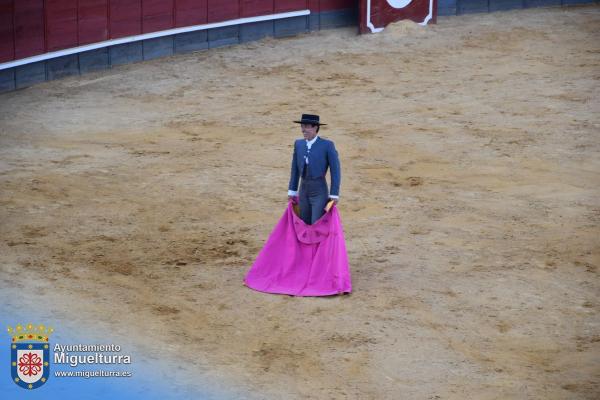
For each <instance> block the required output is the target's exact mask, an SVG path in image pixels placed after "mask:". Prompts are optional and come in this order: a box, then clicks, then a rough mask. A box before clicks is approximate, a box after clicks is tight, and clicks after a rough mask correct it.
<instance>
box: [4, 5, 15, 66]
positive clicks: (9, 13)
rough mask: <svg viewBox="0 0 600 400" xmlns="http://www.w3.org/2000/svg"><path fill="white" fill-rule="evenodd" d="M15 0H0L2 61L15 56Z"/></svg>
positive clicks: (9, 59)
mask: <svg viewBox="0 0 600 400" xmlns="http://www.w3.org/2000/svg"><path fill="white" fill-rule="evenodd" d="M13 29H14V26H13V0H0V62H6V61H11V60H13V59H14V58H15V37H14V32H13Z"/></svg>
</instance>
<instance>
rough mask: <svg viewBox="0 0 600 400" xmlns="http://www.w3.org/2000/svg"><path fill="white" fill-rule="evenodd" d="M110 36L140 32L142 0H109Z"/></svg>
mask: <svg viewBox="0 0 600 400" xmlns="http://www.w3.org/2000/svg"><path fill="white" fill-rule="evenodd" d="M109 15H110V21H109V27H110V38H111V39H115V38H120V37H123V36H131V35H138V34H140V33H142V0H110V7H109Z"/></svg>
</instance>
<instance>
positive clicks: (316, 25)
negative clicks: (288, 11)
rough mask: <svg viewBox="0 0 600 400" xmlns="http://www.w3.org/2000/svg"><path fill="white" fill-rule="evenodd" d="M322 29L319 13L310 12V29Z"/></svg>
mask: <svg viewBox="0 0 600 400" xmlns="http://www.w3.org/2000/svg"><path fill="white" fill-rule="evenodd" d="M320 29H321V16H320V15H319V14H310V15H309V16H308V30H309V31H318V30H320Z"/></svg>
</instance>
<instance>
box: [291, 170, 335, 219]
mask: <svg viewBox="0 0 600 400" xmlns="http://www.w3.org/2000/svg"><path fill="white" fill-rule="evenodd" d="M328 201H329V189H328V188H327V181H326V180H325V177H321V178H316V179H304V178H303V179H302V181H301V183H300V191H299V193H298V202H299V205H300V218H302V220H303V221H304V222H305V223H307V224H309V225H312V224H314V223H315V222H316V221H317V220H318V219H319V218H321V217H322V216H323V214H325V206H326V205H327V202H328Z"/></svg>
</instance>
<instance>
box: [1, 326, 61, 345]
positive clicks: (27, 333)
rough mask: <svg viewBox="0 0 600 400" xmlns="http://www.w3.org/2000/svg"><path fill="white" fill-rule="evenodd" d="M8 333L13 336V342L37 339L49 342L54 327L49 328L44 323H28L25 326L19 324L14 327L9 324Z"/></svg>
mask: <svg viewBox="0 0 600 400" xmlns="http://www.w3.org/2000/svg"><path fill="white" fill-rule="evenodd" d="M7 331H8V334H9V335H10V336H12V341H13V342H24V341H31V340H34V341H37V342H47V341H48V338H49V337H50V335H52V332H54V328H48V327H46V326H44V325H38V326H35V325H33V324H27V325H26V326H25V327H23V325H21V324H18V325H17V326H16V327H15V328H14V329H13V327H12V326H9V327H8V329H7Z"/></svg>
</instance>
